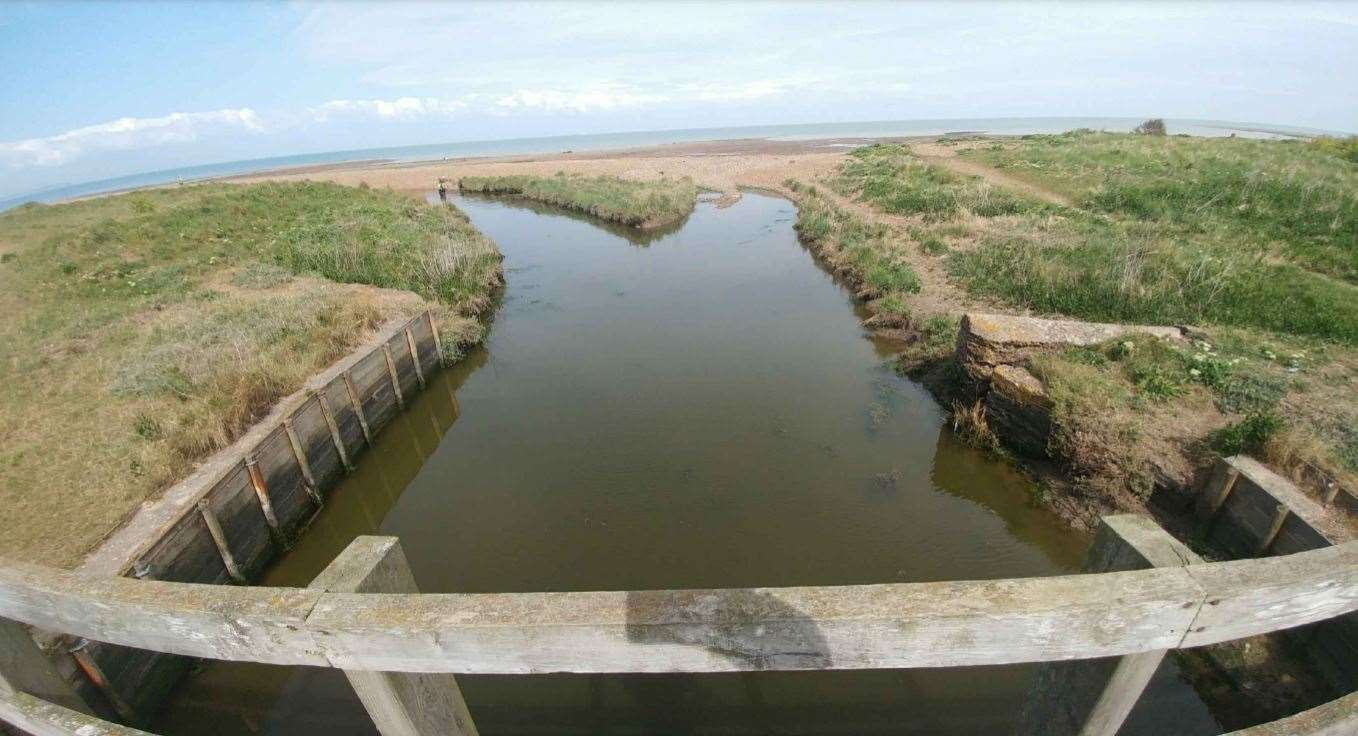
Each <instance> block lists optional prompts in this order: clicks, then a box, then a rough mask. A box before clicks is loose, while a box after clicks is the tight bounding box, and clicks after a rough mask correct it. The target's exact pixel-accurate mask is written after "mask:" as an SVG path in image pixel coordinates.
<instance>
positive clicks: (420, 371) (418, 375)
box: [405, 325, 425, 391]
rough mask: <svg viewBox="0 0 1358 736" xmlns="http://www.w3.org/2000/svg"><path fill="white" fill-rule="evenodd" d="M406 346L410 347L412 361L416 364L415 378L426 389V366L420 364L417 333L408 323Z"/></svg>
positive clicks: (421, 388) (422, 388) (421, 387)
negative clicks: (416, 342)
mask: <svg viewBox="0 0 1358 736" xmlns="http://www.w3.org/2000/svg"><path fill="white" fill-rule="evenodd" d="M405 333H406V347H407V348H410V361H411V362H412V363H414V364H415V380H417V381H419V382H420V390H421V391H423V390H424V389H425V383H424V368H422V367H421V366H420V350H419V348H417V347H416V346H415V334H414V333H413V332H411V331H410V326H409V325H406V328H405Z"/></svg>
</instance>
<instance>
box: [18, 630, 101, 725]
mask: <svg viewBox="0 0 1358 736" xmlns="http://www.w3.org/2000/svg"><path fill="white" fill-rule="evenodd" d="M0 692H4V693H28V694H29V695H32V696H34V697H37V698H41V699H43V700H46V701H47V702H49V703H55V704H57V705H60V706H62V707H63V708H69V709H71V710H76V711H80V712H81V713H93V711H91V710H90V707H89V706H88V705H86V704H85V701H84V700H81V699H80V696H78V695H76V694H75V690H74V689H73V688H72V687H71V685H70V683H68V682H67V681H66V678H64V677H62V676H61V673H59V672H57V669H56V667H55V666H54V665H53V663H52V660H51V659H50V658H49V657H48V656H47V655H46V654H44V653H43V651H42V650H41V649H39V648H38V644H37V642H35V641H33V635H32V634H30V633H29V631H28V627H27V626H24V625H23V624H21V623H19V622H18V621H11V620H10V619H7V618H0Z"/></svg>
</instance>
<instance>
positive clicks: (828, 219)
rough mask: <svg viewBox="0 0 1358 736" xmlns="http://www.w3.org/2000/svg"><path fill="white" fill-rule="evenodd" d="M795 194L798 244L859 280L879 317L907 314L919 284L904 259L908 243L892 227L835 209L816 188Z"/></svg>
mask: <svg viewBox="0 0 1358 736" xmlns="http://www.w3.org/2000/svg"><path fill="white" fill-rule="evenodd" d="M799 189H800V191H801V196H800V197H799V199H798V202H797V223H796V228H797V234H798V236H799V237H800V238H801V240H802V242H804V243H806V244H807V245H808V246H809V247H811V248H813V249H814V250H815V251H816V252H817V253H818V254H819V255H820V256H821V257H822V258H824V259H825V260H826V261H828V262H829V263H830V264H831V265H832V266H833V267H834V268H836V269H837V270H839V271H841V272H843V273H846V274H849V275H851V276H852V277H854V278H856V279H857V280H859V281H860V282H861V286H862V288H863V289H864V290H865V291H866V292H867V293H865V294H864V296H867V297H871V298H875V299H877V300H878V301H877V306H878V308H879V310H880V311H886V312H891V313H896V314H901V315H906V314H908V313H909V306H908V303H907V300H906V299H905V296H906V295H908V294H916V293H918V292H919V291H920V288H921V282H920V277H919V274H918V273H916V272H915V269H914V268H913V267H912V266H911V265H910V263H909V261H908V259H907V256H906V253H905V250H904V249H905V248H906V242H907V241H906V240H905V239H903V238H900V237H899V236H898V234H897V233H896V232H894V231H893V230H892V229H891V228H890V227H888V226H886V225H882V224H880V223H874V222H869V221H867V220H865V219H863V218H861V217H858V216H856V215H854V214H853V213H851V212H848V211H847V210H845V209H843V208H841V207H839V206H837V205H836V204H834V203H833V202H831V201H830V200H829V199H827V198H825V197H823V196H821V195H819V194H818V193H817V192H816V190H815V188H814V187H809V188H805V189H801V188H800V187H799Z"/></svg>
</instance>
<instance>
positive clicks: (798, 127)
mask: <svg viewBox="0 0 1358 736" xmlns="http://www.w3.org/2000/svg"><path fill="white" fill-rule="evenodd" d="M1138 122H1140V120H1138V119H1134V118H1107V117H1105V118H1079V117H1064V118H1059V117H1051V118H988V119H984V118H974V119H961V118H958V119H938V120H903V121H867V122H858V123H824V124H821V123H812V124H793V125H766V126H744V127H737V128H693V129H678V130H667V131H633V132H622V133H610V134H583V135H567V136H551V137H542V138H518V139H507V140H492V141H467V142H462V143H449V144H431V145H418V146H401V147H392V148H374V149H366V150H353V151H333V152H325V153H316V154H298V155H293V156H282V157H275V158H272V159H269V158H264V159H251V160H244V161H231V162H222V163H219V164H207V165H201V166H191V167H185V168H182V169H170V170H163V171H153V172H146V173H143V174H133V175H127V176H122V177H116V178H113V179H104V180H99V181H91V182H85V183H80V184H72V185H64V186H59V187H52V188H48V189H44V190H41V191H37V192H31V193H27V194H24V195H19V196H15V197H11V198H9V199H4V200H0V212H3V211H4V210H6V209H9V208H12V207H16V206H19V205H21V204H23V203H25V202H28V201H36V202H42V203H59V202H68V201H75V200H79V199H86V198H88V197H91V196H102V195H109V194H121V193H126V192H130V191H137V190H140V189H146V188H151V187H156V186H166V185H174V184H175V183H177V181H184V182H186V183H188V182H193V183H199V182H206V181H240V180H242V179H254V178H258V177H262V176H265V177H274V176H284V175H289V176H292V175H298V174H307V173H310V174H323V173H326V172H333V171H337V170H350V169H354V168H359V167H419V166H427V165H431V164H435V163H442V162H450V163H451V162H465V161H472V160H487V159H492V160H511V159H515V160H520V159H521V160H543V159H546V158H547V157H577V158H578V157H589V158H606V157H612V156H617V155H627V156H633V157H635V156H640V155H643V153H644V152H651V153H655V154H659V153H660V152H661V151H668V150H670V149H672V147H674V146H694V145H698V146H700V147H711V148H713V149H714V152H713V153H711V154H704V152H703V151H702V150H701V149H694V150H693V153H692V154H691V155H717V154H718V153H720V152H721V151H722V150H723V149H724V148H725V147H729V146H730V145H732V144H741V145H743V146H745V147H746V148H749V147H750V146H755V145H762V146H766V149H765V150H767V151H770V152H772V151H780V152H795V151H789V149H786V148H783V146H785V145H788V144H812V145H814V144H821V145H830V146H841V147H847V145H848V144H847V142H848V141H865V140H868V141H870V140H935V139H938V138H940V137H949V136H952V137H959V136H968V137H972V136H986V137H998V138H1005V137H1011V136H1015V135H1025V134H1031V133H1055V132H1060V131H1063V130H1070V129H1075V128H1081V127H1091V128H1094V129H1100V130H1110V131H1127V130H1131V128H1132V127H1134V126H1135V125H1136V124H1137V123H1138ZM1167 122H1168V123H1169V125H1170V130H1171V133H1186V134H1189V135H1205V136H1213V135H1214V134H1220V135H1227V134H1233V133H1234V134H1243V135H1247V136H1276V137H1288V138H1300V139H1305V138H1313V137H1316V136H1318V135H1324V134H1336V135H1343V134H1342V133H1338V132H1328V133H1327V131H1321V130H1313V129H1307V128H1289V127H1287V126H1280V125H1267V124H1257V123H1237V122H1231V121H1214V120H1182V119H1177V120H1176V119H1169V120H1168V121H1167ZM799 150H802V151H805V150H806V149H799ZM440 153H443V155H440ZM346 155H353V156H355V158H353V159H343V158H342V157H344V156H346ZM336 157H339V158H340V160H335V159H336ZM287 159H294V160H296V159H304V160H303V161H301V162H298V163H295V164H287V163H284V162H285V161H287ZM305 159H311V160H309V161H307V160H305ZM325 159H330V160H325ZM563 160H571V159H569V158H563Z"/></svg>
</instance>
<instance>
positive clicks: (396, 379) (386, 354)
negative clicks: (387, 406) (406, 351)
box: [382, 342, 406, 411]
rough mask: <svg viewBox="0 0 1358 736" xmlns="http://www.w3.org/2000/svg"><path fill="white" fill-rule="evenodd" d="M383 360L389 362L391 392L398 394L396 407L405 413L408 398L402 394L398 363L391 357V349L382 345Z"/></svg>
mask: <svg viewBox="0 0 1358 736" xmlns="http://www.w3.org/2000/svg"><path fill="white" fill-rule="evenodd" d="M382 358H383V359H384V360H386V361H387V375H388V376H390V377H391V391H392V393H394V394H396V405H397V406H399V407H400V408H401V411H405V408H406V397H405V396H403V395H402V394H401V377H400V376H399V375H397V374H396V361H395V360H394V359H393V358H392V357H391V348H390V347H388V345H387V343H385V342H384V343H382Z"/></svg>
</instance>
